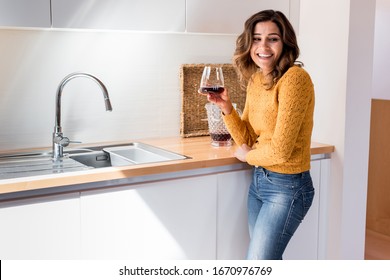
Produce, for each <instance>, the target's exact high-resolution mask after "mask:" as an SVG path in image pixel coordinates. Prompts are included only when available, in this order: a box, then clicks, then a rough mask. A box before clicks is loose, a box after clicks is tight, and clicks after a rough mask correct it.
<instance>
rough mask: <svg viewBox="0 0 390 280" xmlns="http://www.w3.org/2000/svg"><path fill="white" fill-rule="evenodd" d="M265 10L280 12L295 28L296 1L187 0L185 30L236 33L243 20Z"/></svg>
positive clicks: (296, 15) (297, 16)
mask: <svg viewBox="0 0 390 280" xmlns="http://www.w3.org/2000/svg"><path fill="white" fill-rule="evenodd" d="M290 6H291V8H290ZM265 9H273V10H279V11H281V12H283V13H284V14H285V15H286V16H287V17H288V18H289V19H290V20H292V24H293V25H294V28H295V30H296V31H297V30H298V24H297V23H298V21H297V20H298V18H299V0H233V1H226V0H187V16H186V17H187V32H199V33H228V34H239V33H241V32H242V31H243V29H244V23H245V21H246V19H248V18H249V17H250V16H251V15H253V14H255V13H257V12H259V11H261V10H265ZM290 11H291V12H290ZM297 13H298V14H297Z"/></svg>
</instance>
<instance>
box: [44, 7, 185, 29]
mask: <svg viewBox="0 0 390 280" xmlns="http://www.w3.org/2000/svg"><path fill="white" fill-rule="evenodd" d="M185 3H186V1H185V0H164V1H156V0H131V1H130V0H66V1H64V0H51V5H52V19H53V27H57V28H85V29H116V30H139V31H168V32H184V31H185V12H184V11H185Z"/></svg>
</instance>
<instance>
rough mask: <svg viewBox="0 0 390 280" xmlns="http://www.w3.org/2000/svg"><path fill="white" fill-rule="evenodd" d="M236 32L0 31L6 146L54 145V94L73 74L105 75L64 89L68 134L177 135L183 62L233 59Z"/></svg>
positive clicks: (89, 138) (1, 121)
mask: <svg viewBox="0 0 390 280" xmlns="http://www.w3.org/2000/svg"><path fill="white" fill-rule="evenodd" d="M235 38H236V36H234V35H196V34H184V33H183V34H173V33H172V34H169V33H141V32H125V31H123V32H119V31H118V32H115V31H111V32H108V31H107V32H105V31H69V30H68V31H61V30H13V29H9V30H7V29H0V42H1V44H0V61H1V66H0V151H1V150H7V149H17V148H25V147H44V146H51V137H52V133H53V127H54V115H55V93H56V89H57V86H58V84H59V83H60V81H61V80H62V79H63V78H64V77H65V76H66V75H67V74H69V73H71V72H74V71H86V72H90V73H91V74H94V75H96V76H97V77H98V78H100V79H101V80H102V81H103V82H104V83H105V85H106V86H107V88H108V91H109V94H110V97H111V101H112V106H113V111H112V112H111V113H109V112H106V111H105V108H104V102H103V95H102V94H101V92H100V90H99V88H98V86H97V85H96V84H95V83H93V82H92V81H90V80H88V79H81V78H79V79H75V80H72V81H70V82H69V83H68V84H67V85H66V86H65V88H64V92H63V96H62V105H63V110H62V127H63V131H64V135H65V136H68V137H69V138H71V139H73V140H80V141H83V142H84V143H92V142H101V141H111V140H112V141H116V140H127V139H137V138H147V137H164V136H177V135H179V132H180V104H181V103H180V100H181V97H180V82H179V69H180V65H181V64H183V63H206V62H209V63H213V62H215V63H229V62H230V61H231V56H232V52H233V50H234V42H235Z"/></svg>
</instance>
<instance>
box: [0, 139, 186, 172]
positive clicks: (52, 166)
mask: <svg viewBox="0 0 390 280" xmlns="http://www.w3.org/2000/svg"><path fill="white" fill-rule="evenodd" d="M64 153H65V156H64V157H63V158H62V159H61V160H53V158H52V153H51V151H36V152H31V153H15V154H0V179H9V178H18V177H26V176H34V175H47V174H56V173H64V172H71V171H81V170H87V169H91V168H104V167H111V166H127V165H136V164H146V163H155V162H164V161H171V160H183V159H187V158H188V157H187V156H184V155H181V154H177V153H174V152H171V151H167V150H164V149H161V148H158V147H155V146H151V145H147V144H144V143H139V142H134V143H128V144H120V145H111V146H92V147H84V148H76V149H68V150H65V151H64Z"/></svg>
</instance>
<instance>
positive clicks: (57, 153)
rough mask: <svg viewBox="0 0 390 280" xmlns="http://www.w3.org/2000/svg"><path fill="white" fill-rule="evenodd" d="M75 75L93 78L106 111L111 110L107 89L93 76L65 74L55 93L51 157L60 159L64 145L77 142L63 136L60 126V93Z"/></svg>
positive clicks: (78, 73)
mask: <svg viewBox="0 0 390 280" xmlns="http://www.w3.org/2000/svg"><path fill="white" fill-rule="evenodd" d="M77 77H86V78H89V79H92V80H94V81H95V82H96V83H97V84H98V85H99V86H100V89H101V90H102V92H103V97H104V103H105V106H106V111H112V106H111V102H110V98H109V96H108V91H107V88H106V87H105V85H104V84H103V83H102V82H101V81H100V80H99V79H98V78H96V77H95V76H93V75H91V74H87V73H82V72H76V73H72V74H69V75H68V76H66V77H65V78H64V79H63V80H62V81H61V83H60V84H59V86H58V88H57V94H56V115H55V126H54V133H53V159H54V160H60V159H61V158H62V157H63V156H64V147H66V146H68V145H69V143H78V142H76V141H70V140H69V138H68V137H65V136H63V134H62V128H61V95H62V91H63V89H64V87H65V85H66V84H67V83H68V82H69V81H70V80H72V79H74V78H77Z"/></svg>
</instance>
